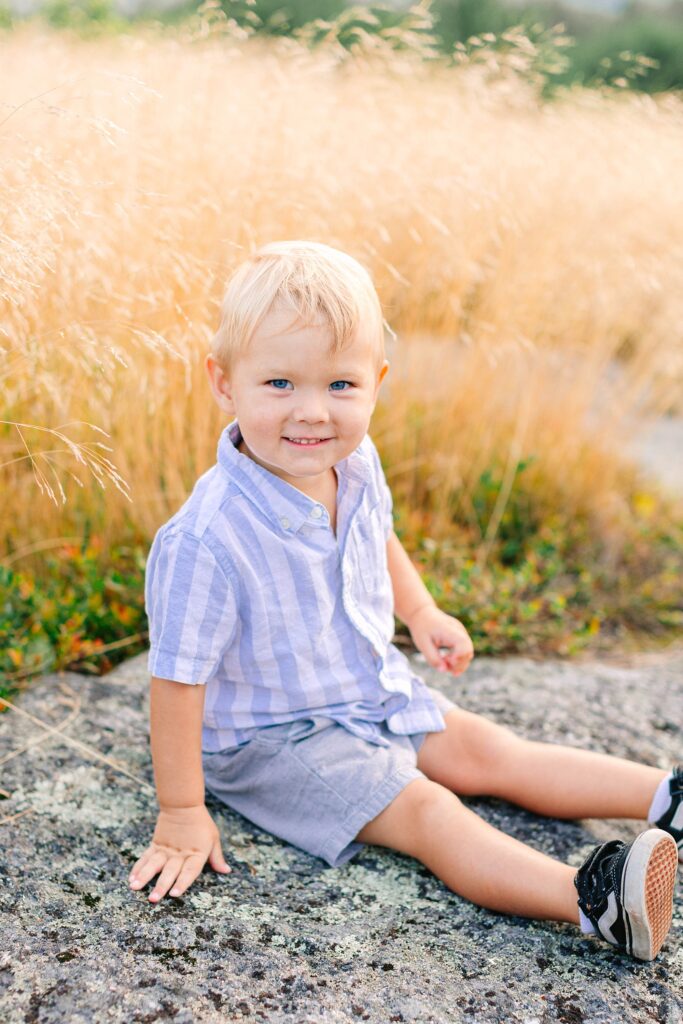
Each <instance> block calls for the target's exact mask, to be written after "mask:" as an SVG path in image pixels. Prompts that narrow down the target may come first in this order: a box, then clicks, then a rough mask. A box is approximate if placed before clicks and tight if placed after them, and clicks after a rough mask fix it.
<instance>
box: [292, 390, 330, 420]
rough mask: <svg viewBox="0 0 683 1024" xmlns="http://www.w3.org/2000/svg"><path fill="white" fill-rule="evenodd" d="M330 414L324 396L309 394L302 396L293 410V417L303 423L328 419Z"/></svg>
mask: <svg viewBox="0 0 683 1024" xmlns="http://www.w3.org/2000/svg"><path fill="white" fill-rule="evenodd" d="M329 418H330V414H329V411H328V408H327V403H326V401H325V399H324V398H317V397H315V396H313V395H312V396H310V397H309V398H302V399H300V400H299V403H298V405H297V407H296V409H295V410H294V419H296V420H298V421H301V422H304V423H320V422H326V421H327V420H329Z"/></svg>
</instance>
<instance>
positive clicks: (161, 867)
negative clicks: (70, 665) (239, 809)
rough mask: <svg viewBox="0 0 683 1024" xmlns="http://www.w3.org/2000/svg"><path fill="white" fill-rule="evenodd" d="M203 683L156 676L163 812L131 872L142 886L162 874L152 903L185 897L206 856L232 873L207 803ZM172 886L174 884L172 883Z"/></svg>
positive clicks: (153, 720) (153, 708)
mask: <svg viewBox="0 0 683 1024" xmlns="http://www.w3.org/2000/svg"><path fill="white" fill-rule="evenodd" d="M205 690H206V686H205V685H204V684H197V685H189V684H187V683H177V682H175V681H173V680H171V679H159V678H157V677H156V676H152V682H151V689H150V742H151V747H152V761H153V762H154V780H155V782H156V788H157V796H158V799H159V815H158V818H157V824H156V828H155V830H154V835H153V837H152V841H151V843H150V844H149V846H148V847H147V849H146V850H145V852H144V853H143V854H142V856H141V857H140V858H139V859H138V860H137V862H136V863H135V865H134V866H133V870H132V871H131V873H130V875H129V879H128V881H129V884H130V887H131V888H132V889H141V888H142V887H143V886H145V885H146V884H147V882H149V881H150V879H151V878H153V877H154V876H155V875H159V878H158V879H157V882H156V884H155V886H154V890H153V892H152V893H151V895H150V897H149V899H150V901H151V902H152V903H155V902H157V901H158V900H160V899H162V898H163V897H164V896H165V895H166V893H167V892H168V891H169V889H170V891H171V896H182V894H183V893H184V892H185V890H186V889H187V888H188V886H190V885H191V884H192V882H194V880H195V878H196V877H197V876H198V874H199V873H200V871H201V870H202V868H203V867H204V864H205V863H206V861H207V859H208V861H209V863H210V865H211V867H212V868H214V869H215V870H216V871H220V872H222V873H223V874H227V873H228V872H229V871H230V867H229V866H228V865H227V864H226V863H225V858H224V857H223V851H222V849H221V837H220V834H219V832H218V828H217V827H216V824H215V822H214V821H213V820H212V818H211V816H210V815H209V812H208V811H207V809H206V807H205V805H204V772H203V769H202V717H203V712H204V696H205ZM171 887H172V888H171Z"/></svg>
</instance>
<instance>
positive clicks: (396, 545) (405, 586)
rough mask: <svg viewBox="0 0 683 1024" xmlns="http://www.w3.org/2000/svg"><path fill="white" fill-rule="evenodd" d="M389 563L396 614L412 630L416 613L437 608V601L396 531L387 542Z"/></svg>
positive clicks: (392, 532)
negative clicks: (428, 608) (411, 625)
mask: <svg viewBox="0 0 683 1024" xmlns="http://www.w3.org/2000/svg"><path fill="white" fill-rule="evenodd" d="M387 562H388V565H389V575H390V576H391V586H392V589H393V591H394V612H395V613H396V615H397V616H398V618H399V619H400V620H401V622H405V624H406V626H407V627H408V628H409V629H410V623H411V621H412V619H413V618H414V616H415V613H416V612H419V611H421V610H422V609H423V608H426V607H430V606H432V607H434V608H436V601H435V600H434V598H433V597H432V595H431V594H430V593H429V591H428V590H427V588H426V587H425V585H424V583H423V582H422V580H421V578H420V574H419V572H418V571H417V569H416V568H415V566H414V565H413V563H412V562H411V561H410V558H409V556H408V553H407V552H406V550H405V548H404V547H403V545H402V544H401V542H400V540H399V539H398V537H397V536H396V533H395V531H394V530H392V531H391V535H390V537H389V540H388V541H387Z"/></svg>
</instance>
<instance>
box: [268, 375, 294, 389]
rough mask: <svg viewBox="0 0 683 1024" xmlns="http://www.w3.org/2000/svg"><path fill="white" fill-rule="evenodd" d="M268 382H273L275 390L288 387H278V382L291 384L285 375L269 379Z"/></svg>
mask: <svg viewBox="0 0 683 1024" xmlns="http://www.w3.org/2000/svg"><path fill="white" fill-rule="evenodd" d="M266 383H267V384H273V385H274V386H275V390H276V391H285V390H286V388H280V387H277V385H278V384H289V381H288V380H285V379H284V377H276V378H275V380H269V381H266Z"/></svg>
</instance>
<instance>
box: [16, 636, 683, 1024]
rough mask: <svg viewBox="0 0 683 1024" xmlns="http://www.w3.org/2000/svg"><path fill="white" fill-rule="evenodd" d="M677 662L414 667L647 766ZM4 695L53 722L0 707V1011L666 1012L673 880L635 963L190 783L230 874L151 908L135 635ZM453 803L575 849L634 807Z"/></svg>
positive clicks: (147, 777)
mask: <svg viewBox="0 0 683 1024" xmlns="http://www.w3.org/2000/svg"><path fill="white" fill-rule="evenodd" d="M682 669H683V653H681V652H679V653H677V654H676V653H674V654H673V655H672V654H669V655H668V656H650V657H646V658H645V657H644V658H640V659H636V660H632V661H631V662H630V663H628V664H622V665H616V664H606V663H604V662H603V663H600V664H596V663H592V662H572V663H549V662H544V663H538V662H532V661H529V660H526V659H519V658H516V659H510V660H507V661H489V660H485V659H480V660H478V661H475V663H474V664H473V665H472V667H471V669H470V670H469V671H468V672H467V673H466V675H465V676H462V677H460V678H458V679H452V678H450V677H443V676H441V675H438V674H436V673H433V672H431V671H430V670H427V669H425V668H424V666H423V665H421V666H419V671H420V673H421V675H422V676H423V677H424V678H425V679H426V680H427V681H428V682H430V683H431V684H433V685H436V686H440V687H441V688H442V689H443V690H444V692H446V693H447V694H448V696H450V697H451V698H452V699H454V700H456V701H457V702H458V703H460V704H461V705H462V706H463V707H465V708H467V709H469V710H474V711H478V712H481V713H483V714H486V715H488V716H490V717H493V718H495V719H496V720H497V721H499V722H502V723H505V724H508V725H510V726H512V727H513V728H515V729H516V730H517V731H518V732H519V733H521V734H523V735H525V736H528V737H532V738H537V739H544V740H548V741H551V742H564V743H570V744H576V745H582V746H587V747H591V748H593V749H596V750H604V751H607V752H610V753H614V754H618V755H621V756H625V757H629V758H633V759H637V760H642V761H645V762H648V763H651V764H656V765H659V766H661V767H667V768H668V767H670V765H671V763H672V762H673V761H675V760H679V759H681V757H682V750H681V746H682V745H681V723H683V673H682V671H681V670H682ZM16 703H17V705H18V707H19V708H21V709H22V710H24V711H26V712H28V713H29V714H31V715H34V716H36V717H37V718H39V719H40V720H41V721H42V722H44V723H47V724H49V725H51V726H53V728H57V729H59V730H60V731H59V733H56V734H55V733H46V731H45V730H44V729H43V728H41V727H40V726H39V725H38V724H37V723H36V722H34V721H31V719H29V718H27V717H24V716H23V715H22V714H20V713H19V712H17V711H13V710H10V711H8V712H7V713H6V714H4V715H2V716H0V764H1V765H2V781H1V782H0V785H1V786H2V788H3V790H4V791H5V793H6V794H9V796H8V797H7V798H6V799H4V800H2V802H0V819H2V821H3V823H2V827H1V828H0V843H1V844H2V861H1V864H0V883H1V889H0V922H1V925H2V930H1V934H2V937H3V941H2V944H1V946H0V1019H1V1020H2V1021H3V1022H4V1024H19V1022H22V1024H24V1022H27V1024H33V1022H40V1024H56V1022H59V1024H64V1022H69V1024H71V1022H83V1024H97V1022H105V1021H106V1022H112V1024H119V1022H120V1024H132V1022H141V1024H152V1022H156V1021H173V1022H175V1024H189V1022H207V1024H209V1022H211V1024H213V1022H226V1021H241V1020H242V1021H244V1020H246V1021H268V1022H272V1024H280V1022H296V1024H307V1022H316V1024H342V1022H343V1024H347V1022H354V1024H355V1022H358V1021H371V1022H381V1024H387V1022H390V1021H401V1022H406V1024H428V1022H429V1024H446V1022H460V1021H463V1022H464V1021H467V1022H473V1024H489V1022H490V1024H493V1022H496V1024H497V1022H506V1024H549V1022H555V1021H558V1022H563V1024H612V1022H613V1024H617V1022H618V1024H624V1022H626V1021H637V1022H647V1021H657V1022H659V1024H681V1021H683V941H682V940H683V907H682V900H681V895H680V884H679V894H678V895H677V898H676V914H675V919H674V926H673V929H672V932H671V934H670V936H669V938H668V940H667V942H666V944H665V946H664V949H663V950H662V953H661V954H660V956H659V958H658V959H657V960H656V961H655V962H654V963H652V964H640V963H637V962H635V961H631V960H628V959H626V958H624V957H622V956H621V955H619V954H618V953H617V952H616V951H615V950H613V949H612V947H609V946H606V945H604V944H602V943H598V942H596V941H595V940H593V939H590V938H585V937H583V936H581V935H580V934H579V933H578V930H577V929H575V928H574V927H572V926H570V925H561V924H554V923H545V922H535V921H529V920H525V919H522V918H517V917H509V918H506V917H503V916H500V915H497V914H493V913H490V912H488V911H485V910H481V909H479V908H477V907H475V906H473V905H472V904H469V903H467V902H466V901H464V900H463V899H461V898H459V897H458V896H456V895H455V894H454V893H452V892H450V891H449V890H448V889H447V888H446V887H445V886H444V885H443V884H442V883H441V882H439V881H438V880H437V879H436V878H434V876H432V875H431V874H430V873H429V872H428V871H427V870H426V869H425V868H423V867H422V866H421V865H420V864H419V863H417V862H416V861H414V860H412V859H411V858H409V857H406V856H402V855H400V854H396V853H393V852H390V851H388V850H384V849H381V848H379V847H365V848H364V850H363V851H362V853H361V854H360V855H358V856H357V857H356V858H354V859H353V860H351V861H350V862H349V863H348V864H346V865H344V866H343V867H342V868H337V869H331V868H328V867H327V866H326V865H325V864H324V863H323V862H322V861H320V860H317V859H316V858H313V857H310V856H308V855H307V854H305V853H302V852H301V851H299V850H297V849H295V848H294V847H291V846H287V845H285V844H284V843H281V842H280V841H279V840H277V839H275V838H273V837H271V836H269V835H267V834H265V833H264V832H262V831H260V830H259V829H258V828H256V827H255V826H252V825H250V823H249V822H247V821H246V820H245V819H244V818H241V817H240V816H239V815H237V814H235V813H233V812H231V811H229V810H227V809H225V808H222V807H221V806H219V805H218V804H217V803H216V802H215V801H214V800H213V799H212V798H209V799H208V801H207V803H208V807H209V810H210V811H211V813H212V814H213V815H214V818H215V820H216V822H217V824H218V826H219V829H220V831H221V834H222V837H223V850H224V853H225V854H226V856H227V859H228V861H229V863H230V864H231V865H232V868H233V872H232V874H231V875H228V876H227V877H223V876H219V875H217V874H216V873H214V872H213V871H212V870H211V869H210V868H206V869H205V870H204V872H203V873H202V874H201V875H200V877H199V878H198V879H197V881H196V882H195V883H194V885H193V886H192V887H191V888H190V889H189V890H188V892H187V893H186V894H185V895H184V897H182V898H180V899H177V900H171V899H169V898H166V899H164V900H162V901H161V903H160V904H159V905H157V906H154V905H152V904H150V903H149V902H148V899H147V895H148V893H149V888H148V889H147V890H146V891H145V892H142V893H133V892H132V891H130V890H129V889H128V886H127V875H128V872H129V870H130V868H131V866H132V865H133V863H134V862H135V860H136V859H137V857H138V856H139V855H140V853H142V851H143V850H144V848H145V847H146V845H147V843H148V841H149V839H150V837H151V834H152V830H153V826H154V821H155V813H156V803H155V798H154V793H153V790H152V789H151V783H152V764H151V758H150V753H149V741H148V731H147V675H146V663H145V657H144V655H143V656H142V657H140V658H136V659H134V660H132V661H130V662H128V663H127V664H125V665H123V666H121V667H120V668H119V669H117V670H116V671H115V672H112V673H111V674H110V675H109V676H107V677H105V678H102V679H90V678H86V677H83V676H77V675H72V674H66V675H62V676H50V677H46V678H44V679H42V680H40V681H39V682H38V683H36V684H35V685H34V686H33V687H32V688H31V689H30V690H29V691H28V692H26V693H24V694H23V695H22V696H21V697H20V698H19V699H18V701H17V702H16ZM62 735H63V736H68V737H71V738H72V739H75V740H78V741H80V742H82V743H84V744H86V745H88V746H89V747H91V748H94V749H96V750H97V751H99V752H100V753H101V754H102V755H104V756H105V757H108V758H110V759H112V760H113V761H115V762H116V763H117V764H118V765H120V766H121V767H122V768H124V769H125V771H126V772H128V773H129V774H124V772H123V771H121V770H119V769H117V768H115V767H112V766H110V765H108V764H106V763H103V762H102V761H99V760H97V759H96V758H95V757H93V756H92V754H89V753H87V752H86V751H84V750H82V749H79V748H77V747H75V746H73V745H71V744H67V743H66V742H65V741H64V739H63V738H62ZM25 748H26V749H25ZM13 755H15V756H13ZM8 758H9V759H8ZM469 802H470V804H471V806H473V807H474V808H475V809H476V810H477V811H478V812H479V813H481V814H482V815H483V817H485V818H486V819H487V820H489V821H491V822H492V823H494V824H495V825H496V826H498V827H501V828H503V829H505V830H506V831H508V832H510V833H511V834H512V835H514V836H517V837H518V838H520V839H523V840H525V841H527V842H529V843H530V844H531V845H533V846H535V847H537V848H539V849H542V850H544V851H546V852H547V853H549V854H551V855H553V856H555V857H558V858H561V859H564V860H566V861H568V862H569V863H571V864H573V865H578V864H579V863H580V862H581V860H582V859H583V857H584V856H585V854H586V853H587V852H588V850H589V849H590V848H591V846H593V845H594V844H595V842H596V839H600V840H602V839H604V838H608V837H612V836H617V837H621V838H627V837H629V836H632V835H634V834H635V833H636V832H637V831H639V830H640V829H641V828H642V827H643V824H642V823H639V822H624V821H622V822H596V821H583V822H559V821H553V820H550V819H543V818H539V817H537V816H535V815H533V814H529V813H526V812H524V811H522V810H520V809H518V808H515V807H512V806H510V805H508V804H505V803H503V802H500V801H493V800H476V801H474V800H472V801H469ZM8 819H9V820H8ZM456 841H457V837H456ZM501 870H504V865H501Z"/></svg>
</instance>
